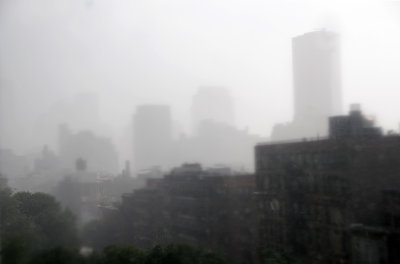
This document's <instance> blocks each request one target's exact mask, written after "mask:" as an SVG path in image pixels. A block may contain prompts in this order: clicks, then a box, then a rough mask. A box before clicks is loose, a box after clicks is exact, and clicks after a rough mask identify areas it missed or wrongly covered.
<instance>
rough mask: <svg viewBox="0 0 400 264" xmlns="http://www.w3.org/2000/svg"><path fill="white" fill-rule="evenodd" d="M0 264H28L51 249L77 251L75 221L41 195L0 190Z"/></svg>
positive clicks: (47, 196) (48, 198) (66, 212)
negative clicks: (33, 257)
mask: <svg viewBox="0 0 400 264" xmlns="http://www.w3.org/2000/svg"><path fill="white" fill-rule="evenodd" d="M0 239H1V258H2V261H3V262H2V263H5V264H7V263H15V264H19V263H27V261H28V260H30V259H31V258H32V256H34V255H35V254H36V253H37V252H40V251H42V250H45V249H49V248H52V247H63V248H65V249H67V250H76V249H78V247H79V240H78V233H77V229H76V226H75V218H74V216H73V215H72V214H71V213H70V212H69V211H68V210H64V209H62V208H61V206H60V204H59V203H58V202H57V201H56V200H55V199H54V197H52V196H50V195H47V194H44V193H34V194H31V193H28V192H20V193H15V194H13V193H12V192H11V191H10V190H9V189H7V188H3V189H2V190H0Z"/></svg>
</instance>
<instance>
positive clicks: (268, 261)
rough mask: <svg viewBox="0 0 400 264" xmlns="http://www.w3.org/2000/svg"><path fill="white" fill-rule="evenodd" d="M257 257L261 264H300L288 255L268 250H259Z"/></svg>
mask: <svg viewBox="0 0 400 264" xmlns="http://www.w3.org/2000/svg"><path fill="white" fill-rule="evenodd" d="M259 255H260V260H261V263H262V264H300V263H299V262H298V261H297V260H296V259H294V258H293V257H291V256H290V255H288V254H285V253H278V252H276V251H273V250H270V249H260V250H259Z"/></svg>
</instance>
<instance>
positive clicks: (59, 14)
mask: <svg viewBox="0 0 400 264" xmlns="http://www.w3.org/2000/svg"><path fill="white" fill-rule="evenodd" d="M0 6H1V8H0V12H1V16H0V34H1V36H2V42H1V44H0V48H1V49H0V52H1V53H0V57H1V61H0V67H1V68H0V69H1V71H0V79H1V97H2V102H3V101H6V102H7V103H6V105H7V106H10V105H11V106H12V107H11V108H7V109H5V110H3V112H4V113H5V115H6V116H12V118H4V117H3V116H2V120H1V122H2V125H3V129H4V131H5V132H4V133H3V135H2V145H4V146H5V147H10V148H12V149H14V150H15V151H16V152H17V153H24V152H26V151H32V150H38V149H41V147H42V146H43V145H44V144H50V146H52V144H53V143H52V142H51V140H50V139H47V138H45V137H44V135H40V133H39V135H38V133H33V132H32V131H34V130H35V129H34V127H35V126H38V122H39V121H38V120H40V119H43V118H44V119H45V118H46V115H48V113H49V112H52V111H53V110H52V109H54V107H55V106H54V105H60V104H68V103H71V102H73V101H74V98H75V96H76V95H79V94H82V93H92V94H95V95H96V96H97V97H98V99H99V110H100V111H99V115H98V118H99V123H100V124H101V125H102V126H101V128H99V130H98V131H95V132H96V133H99V134H100V135H104V136H111V137H112V140H113V142H114V143H115V144H116V145H117V147H118V150H119V152H122V153H123V154H122V155H121V157H120V158H121V160H124V159H127V158H129V157H128V156H129V153H127V150H126V149H123V146H124V145H126V143H125V142H124V138H125V136H126V134H129V133H130V132H129V129H131V122H132V116H133V114H134V112H135V107H136V106H138V105H141V104H166V105H170V106H171V111H172V117H173V120H174V122H175V124H176V130H177V135H179V134H181V133H185V134H190V133H191V119H190V118H191V116H190V107H191V103H192V97H193V96H194V94H195V93H196V91H197V89H198V88H199V87H201V86H219V87H221V86H222V87H225V88H226V89H227V90H228V91H229V92H230V93H231V95H232V98H233V102H234V113H235V120H234V123H235V125H236V126H237V127H238V128H240V129H244V128H248V130H249V132H251V133H254V134H258V135H260V136H263V137H266V138H268V137H270V133H271V130H272V127H273V126H274V124H276V123H285V122H290V121H291V120H292V117H293V87H292V63H291V39H292V38H293V37H295V36H298V35H301V34H304V33H306V32H309V31H312V30H315V29H321V28H324V29H327V30H333V31H336V32H338V33H340V36H341V57H342V65H341V69H342V76H343V77H342V87H343V88H342V89H343V113H345V112H347V110H348V106H349V104H351V103H360V104H361V105H362V106H363V109H365V112H367V113H368V114H371V115H373V116H375V117H376V119H377V121H378V123H379V124H380V125H381V126H383V127H384V128H385V129H387V130H398V127H399V119H400V116H399V114H398V113H399V112H400V111H399V110H400V105H399V104H398V102H397V98H398V97H399V96H400V92H399V89H398V87H399V86H400V78H399V75H398V61H399V60H400V50H399V49H398V47H399V46H400V37H399V36H400V34H399V28H400V27H399V25H400V19H399V17H400V15H399V12H400V11H399V4H398V2H396V1H311V0H310V1H305V0H304V1H288V0H287V1H245V2H244V1H218V2H215V1H168V2H159V1H146V2H139V1H123V0H119V1H104V0H87V1H78V0H76V1H63V0H60V1H45V0H39V1H22V0H13V1H11V0H2V1H1V4H0ZM366 76H368V78H365V77H366ZM309 96H313V95H309ZM78 110H79V109H78ZM39 123H40V122H39ZM76 129H79V128H76ZM16 136H17V137H18V139H17V138H16ZM129 144H130V143H129Z"/></svg>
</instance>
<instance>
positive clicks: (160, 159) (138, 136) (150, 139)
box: [133, 105, 172, 170]
mask: <svg viewBox="0 0 400 264" xmlns="http://www.w3.org/2000/svg"><path fill="white" fill-rule="evenodd" d="M133 131H134V135H133V144H134V160H135V164H134V167H135V169H136V170H142V169H148V168H150V167H152V166H161V167H168V166H169V164H170V160H171V153H170V148H171V144H172V121H171V111H170V107H169V106H167V105H141V106H138V107H137V108H136V114H135V116H134V120H133Z"/></svg>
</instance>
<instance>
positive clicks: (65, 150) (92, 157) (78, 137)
mask: <svg viewBox="0 0 400 264" xmlns="http://www.w3.org/2000/svg"><path fill="white" fill-rule="evenodd" d="M59 145H60V160H61V163H62V167H63V168H65V169H71V170H72V169H75V162H76V160H77V159H78V158H82V159H83V160H85V161H86V162H87V164H88V165H89V166H88V168H87V170H90V171H93V172H94V171H97V172H105V173H115V172H116V171H117V169H118V156H117V152H116V150H115V147H114V145H113V144H112V142H111V140H110V139H109V138H106V137H99V136H97V135H95V134H94V133H93V132H91V131H80V132H77V133H73V132H72V131H71V130H70V129H69V128H68V126H66V125H61V126H60V127H59Z"/></svg>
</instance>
